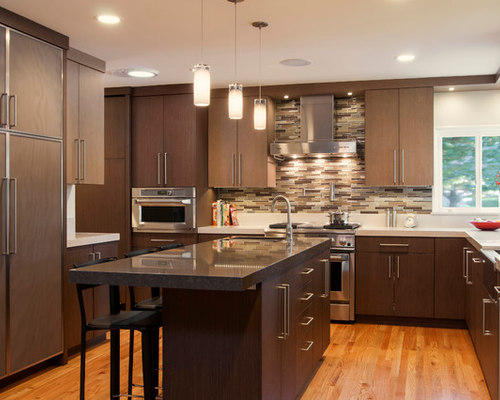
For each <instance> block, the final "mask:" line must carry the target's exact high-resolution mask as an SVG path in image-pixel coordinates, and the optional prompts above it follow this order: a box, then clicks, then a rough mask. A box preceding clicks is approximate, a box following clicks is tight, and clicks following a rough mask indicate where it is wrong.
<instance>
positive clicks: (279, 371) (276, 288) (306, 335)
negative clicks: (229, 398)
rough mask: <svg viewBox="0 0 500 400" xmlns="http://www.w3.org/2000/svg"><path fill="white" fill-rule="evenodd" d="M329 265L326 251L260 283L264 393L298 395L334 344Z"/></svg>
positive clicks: (288, 397) (268, 394)
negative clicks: (326, 351) (331, 334)
mask: <svg viewBox="0 0 500 400" xmlns="http://www.w3.org/2000/svg"><path fill="white" fill-rule="evenodd" d="M327 265H328V266H329V262H328V254H324V255H323V256H322V257H318V258H315V259H314V260H312V261H310V262H308V263H305V264H303V265H300V266H299V267H297V268H295V269H293V270H291V271H289V272H287V273H285V274H283V275H281V276H278V277H276V278H274V279H271V280H269V281H267V282H265V283H264V284H263V285H262V304H265V305H266V306H265V308H264V309H263V313H264V315H263V317H262V320H263V321H265V323H263V326H262V330H263V331H262V333H263V335H262V347H263V349H262V366H263V372H264V373H263V377H262V390H263V392H262V393H263V396H262V398H265V399H271V398H272V399H295V398H296V397H297V395H298V394H299V393H300V392H301V390H302V389H303V388H304V384H305V383H306V382H307V381H308V379H309V378H310V376H311V375H312V373H313V371H314V368H315V366H316V364H317V363H318V361H319V360H320V359H321V357H322V356H323V353H324V352H325V350H326V348H327V347H328V345H329V344H330V315H329V295H330V294H329V292H330V288H329V286H328V285H329V279H328V277H327V274H328V273H329V271H328V270H326V268H327ZM278 394H279V396H278Z"/></svg>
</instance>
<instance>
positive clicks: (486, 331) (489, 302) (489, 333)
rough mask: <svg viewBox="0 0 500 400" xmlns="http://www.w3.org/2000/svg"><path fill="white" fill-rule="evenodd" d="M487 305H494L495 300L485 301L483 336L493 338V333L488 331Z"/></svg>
mask: <svg viewBox="0 0 500 400" xmlns="http://www.w3.org/2000/svg"><path fill="white" fill-rule="evenodd" d="M486 304H493V300H490V299H483V336H492V335H493V333H491V331H490V330H489V329H486Z"/></svg>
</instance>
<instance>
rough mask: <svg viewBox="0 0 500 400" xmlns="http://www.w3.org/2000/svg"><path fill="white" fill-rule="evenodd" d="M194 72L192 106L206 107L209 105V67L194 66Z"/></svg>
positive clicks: (203, 65)
mask: <svg viewBox="0 0 500 400" xmlns="http://www.w3.org/2000/svg"><path fill="white" fill-rule="evenodd" d="M193 71H194V81H193V82H194V105H195V106H198V107H206V106H209V105H210V67H209V66H208V65H206V64H196V65H195V66H194V68H193Z"/></svg>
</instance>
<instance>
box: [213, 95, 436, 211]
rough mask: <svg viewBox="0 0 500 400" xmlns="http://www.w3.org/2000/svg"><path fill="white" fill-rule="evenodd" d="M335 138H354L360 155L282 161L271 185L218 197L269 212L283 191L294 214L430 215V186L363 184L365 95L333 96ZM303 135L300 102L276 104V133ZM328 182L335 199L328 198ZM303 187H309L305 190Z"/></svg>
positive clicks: (222, 191) (243, 208) (244, 207)
mask: <svg viewBox="0 0 500 400" xmlns="http://www.w3.org/2000/svg"><path fill="white" fill-rule="evenodd" d="M334 114H335V115H334V118H335V139H356V142H357V152H358V156H357V157H356V158H333V159H332V158H330V159H297V160H287V161H283V162H280V163H279V164H278V166H277V170H276V187H275V188H272V189H260V188H255V189H254V188H250V189H218V190H217V194H218V198H220V199H223V200H226V201H228V202H231V203H234V204H236V207H237V208H238V210H240V211H250V212H259V211H260V212H269V211H270V205H271V200H272V198H273V197H274V196H276V195H277V194H284V195H285V196H287V197H288V198H289V199H290V201H291V202H292V208H293V210H292V211H293V212H324V211H331V210H333V209H336V208H338V207H343V208H346V209H347V210H349V211H353V212H362V213H380V212H385V209H387V208H388V207H398V208H399V209H401V210H403V212H415V213H420V214H428V213H430V212H431V209H432V189H431V188H430V187H425V188H422V187H420V188H406V187H405V188H402V187H399V188H388V187H372V186H365V185H364V180H365V163H364V153H365V152H364V150H365V103H364V99H363V98H342V99H335V112H334ZM299 135H300V114H299V102H298V101H296V100H292V101H282V102H277V103H276V137H277V139H278V140H289V139H293V138H296V137H298V136H299ZM330 183H333V184H334V185H335V200H334V201H333V202H332V201H330ZM304 189H305V191H304Z"/></svg>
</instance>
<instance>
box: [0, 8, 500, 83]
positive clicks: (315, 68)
mask: <svg viewBox="0 0 500 400" xmlns="http://www.w3.org/2000/svg"><path fill="white" fill-rule="evenodd" d="M200 4H201V0H178V1H172V0H141V1H138V0H134V1H132V0H47V1H40V0H2V4H1V6H2V7H4V8H7V9H9V10H11V11H13V12H16V13H18V14H21V15H23V16H25V17H27V18H30V19H32V20H34V21H36V22H39V23H41V24H42V25H45V26H47V27H49V28H52V29H54V30H56V31H58V32H61V33H63V34H65V35H67V36H69V37H70V45H71V46H72V47H74V48H77V49H79V50H82V51H84V52H87V53H89V54H92V55H94V56H96V57H98V58H101V59H103V60H105V61H106V62H107V69H108V70H113V69H119V68H126V67H147V68H153V69H157V70H159V71H160V74H159V75H158V76H157V77H156V78H152V79H138V78H119V77H114V76H111V75H107V77H106V86H108V87H110V86H139V85H140V86H142V85H152V84H170V83H186V82H191V80H192V74H191V72H190V71H189V68H190V67H191V66H192V65H193V64H196V63H199V62H200V61H203V62H205V63H208V64H210V66H211V67H212V81H213V84H214V86H216V87H223V86H225V85H227V84H228V83H229V82H231V81H233V80H234V53H233V52H234V5H233V4H232V3H229V2H228V1H227V0H204V4H205V57H204V59H203V60H200ZM101 13H111V14H116V15H119V16H120V17H121V19H122V22H121V23H120V24H119V25H114V26H105V25H102V24H100V23H99V22H97V20H96V19H95V16H96V15H98V14H101ZM499 16H500V1H499V0H475V1H470V0H309V1H299V0H245V1H244V2H242V3H239V4H238V70H239V71H238V81H240V82H242V83H243V84H244V85H247V86H250V85H255V84H257V83H258V79H259V76H258V49H259V47H258V43H259V42H258V29H256V28H253V27H252V26H251V23H252V22H253V21H258V20H264V21H267V22H268V23H269V27H268V28H265V29H263V31H262V36H263V56H262V58H263V62H262V82H263V84H283V83H305V82H337V81H351V80H371V79H391V78H415V77H429V76H454V75H482V74H495V73H496V72H497V71H498V68H499V67H500V23H499ZM401 53H413V54H415V55H416V59H415V61H413V62H411V63H405V64H402V63H398V62H397V61H396V60H395V56H396V55H398V54H401ZM285 58H305V59H308V60H310V61H312V64H311V65H309V66H307V67H286V66H283V65H281V64H280V63H279V62H280V60H282V59H285Z"/></svg>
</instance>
